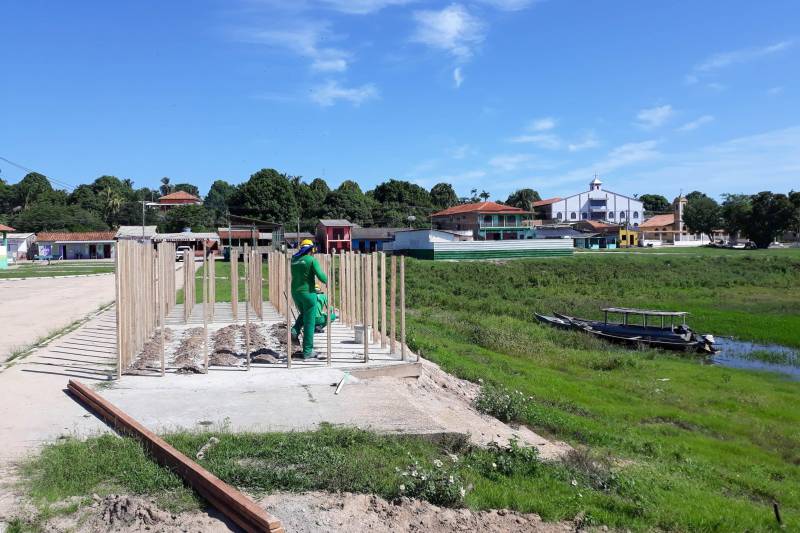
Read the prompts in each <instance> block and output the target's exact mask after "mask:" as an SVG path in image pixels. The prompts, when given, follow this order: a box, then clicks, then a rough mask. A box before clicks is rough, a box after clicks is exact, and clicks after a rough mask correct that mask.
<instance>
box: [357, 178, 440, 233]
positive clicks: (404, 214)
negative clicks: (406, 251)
mask: <svg viewBox="0 0 800 533" xmlns="http://www.w3.org/2000/svg"><path fill="white" fill-rule="evenodd" d="M367 196H368V197H369V198H370V199H371V200H372V202H373V205H374V207H373V217H372V218H373V223H374V224H376V225H381V226H390V227H404V226H407V225H409V224H410V225H411V226H416V227H424V226H427V225H429V222H428V221H429V219H430V214H431V212H433V211H434V207H433V204H432V201H431V195H430V193H429V192H428V191H427V190H426V189H425V188H423V187H420V186H419V185H416V184H414V183H411V182H409V181H403V180H395V179H390V180H388V181H385V182H383V183H381V184H380V185H378V186H377V187H375V189H373V190H372V191H370V192H369V193H367Z"/></svg>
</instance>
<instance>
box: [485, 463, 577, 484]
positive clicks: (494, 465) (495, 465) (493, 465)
mask: <svg viewBox="0 0 800 533" xmlns="http://www.w3.org/2000/svg"><path fill="white" fill-rule="evenodd" d="M492 468H497V463H492ZM574 481H575V480H573V482H574Z"/></svg>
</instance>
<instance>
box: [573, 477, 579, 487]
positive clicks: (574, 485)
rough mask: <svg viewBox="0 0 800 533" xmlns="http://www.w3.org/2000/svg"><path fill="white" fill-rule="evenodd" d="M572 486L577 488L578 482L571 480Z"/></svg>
mask: <svg viewBox="0 0 800 533" xmlns="http://www.w3.org/2000/svg"><path fill="white" fill-rule="evenodd" d="M572 486H573V487H577V486H578V480H577V479H573V480H572Z"/></svg>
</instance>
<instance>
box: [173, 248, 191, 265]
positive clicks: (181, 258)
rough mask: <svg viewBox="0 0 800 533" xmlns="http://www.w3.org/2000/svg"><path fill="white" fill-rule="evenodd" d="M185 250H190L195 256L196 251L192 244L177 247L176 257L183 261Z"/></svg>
mask: <svg viewBox="0 0 800 533" xmlns="http://www.w3.org/2000/svg"><path fill="white" fill-rule="evenodd" d="M183 252H189V254H190V255H192V256H194V252H193V251H192V248H191V247H190V246H178V247H177V248H175V259H177V260H178V261H183Z"/></svg>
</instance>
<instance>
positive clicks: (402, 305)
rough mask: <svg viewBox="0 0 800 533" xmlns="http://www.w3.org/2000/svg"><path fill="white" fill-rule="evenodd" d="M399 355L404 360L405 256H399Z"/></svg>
mask: <svg viewBox="0 0 800 533" xmlns="http://www.w3.org/2000/svg"><path fill="white" fill-rule="evenodd" d="M400 353H401V355H402V357H401V359H402V360H403V361H405V360H406V256H404V255H402V256H400Z"/></svg>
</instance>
